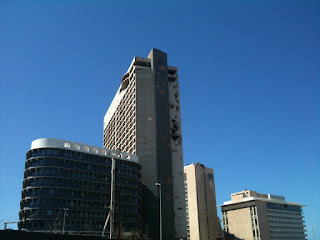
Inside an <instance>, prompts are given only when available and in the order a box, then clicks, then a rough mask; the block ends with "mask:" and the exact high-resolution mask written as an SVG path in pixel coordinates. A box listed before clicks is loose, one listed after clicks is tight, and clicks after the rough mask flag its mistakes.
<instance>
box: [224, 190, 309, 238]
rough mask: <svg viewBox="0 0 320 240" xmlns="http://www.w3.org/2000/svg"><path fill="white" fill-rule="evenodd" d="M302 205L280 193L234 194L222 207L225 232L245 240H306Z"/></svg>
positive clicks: (251, 192)
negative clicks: (287, 200)
mask: <svg viewBox="0 0 320 240" xmlns="http://www.w3.org/2000/svg"><path fill="white" fill-rule="evenodd" d="M302 207H304V206H303V205H300V204H298V203H294V202H286V201H285V198H284V197H282V196H276V195H271V194H268V195H267V194H260V193H257V192H255V191H250V190H243V191H241V192H238V193H233V194H231V201H228V202H225V203H224V204H223V205H222V206H221V210H222V217H223V226H224V231H225V232H228V233H230V234H234V236H235V237H237V239H244V240H278V239H279V240H280V239H281V240H286V239H287V240H295V239H296V240H298V239H300V240H305V239H306V234H305V229H304V228H305V225H304V220H303V216H302Z"/></svg>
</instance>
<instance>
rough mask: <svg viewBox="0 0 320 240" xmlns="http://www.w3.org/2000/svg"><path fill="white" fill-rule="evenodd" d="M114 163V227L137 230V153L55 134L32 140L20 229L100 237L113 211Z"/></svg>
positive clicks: (138, 226) (138, 203) (138, 172)
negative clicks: (112, 166)
mask: <svg viewBox="0 0 320 240" xmlns="http://www.w3.org/2000/svg"><path fill="white" fill-rule="evenodd" d="M112 159H113V160H112ZM112 161H113V162H114V163H115V185H114V186H115V188H114V189H115V191H114V193H115V194H114V196H115V205H114V207H115V221H114V223H115V224H114V229H117V228H118V226H119V225H121V231H124V232H130V231H136V230H138V229H139V228H140V224H141V223H140V212H139V211H140V207H141V206H140V202H141V201H140V200H141V196H140V193H141V186H140V169H141V166H140V164H139V159H138V157H137V156H136V155H133V154H129V153H124V152H119V151H113V150H109V149H105V148H100V147H95V146H91V145H87V144H83V143H76V142H73V141H66V140H61V139H53V138H42V139H37V140H35V141H33V142H32V145H31V150H29V151H28V152H27V159H26V164H25V172H24V181H23V190H22V200H21V202H20V205H21V211H20V213H19V216H20V222H19V229H21V230H25V231H32V232H33V231H36V232H55V233H63V232H66V233H68V234H86V235H97V234H98V235H101V234H102V230H103V228H104V224H105V221H106V218H107V215H108V213H109V211H110V208H109V207H110V200H111V187H110V185H111V173H110V172H111V165H112ZM118 193H121V197H120V195H119V194H118ZM120 198H121V199H120ZM119 201H121V204H119ZM120 205H121V207H119V206H120ZM119 211H120V212H119ZM119 220H120V222H119ZM109 229H110V228H108V229H106V233H107V234H108V232H109Z"/></svg>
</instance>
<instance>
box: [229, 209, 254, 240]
mask: <svg viewBox="0 0 320 240" xmlns="http://www.w3.org/2000/svg"><path fill="white" fill-rule="evenodd" d="M228 226H229V233H231V234H234V235H235V237H237V238H240V239H245V240H253V232H252V223H251V215H250V208H242V209H237V210H231V211H228Z"/></svg>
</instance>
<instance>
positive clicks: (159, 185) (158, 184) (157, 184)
mask: <svg viewBox="0 0 320 240" xmlns="http://www.w3.org/2000/svg"><path fill="white" fill-rule="evenodd" d="M155 185H156V186H158V187H159V198H160V240H162V211H161V207H162V205H161V183H159V182H157V183H155Z"/></svg>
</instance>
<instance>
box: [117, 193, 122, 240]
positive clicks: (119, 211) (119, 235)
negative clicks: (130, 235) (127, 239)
mask: <svg viewBox="0 0 320 240" xmlns="http://www.w3.org/2000/svg"><path fill="white" fill-rule="evenodd" d="M118 194H119V210H118V239H120V237H121V210H122V203H121V200H122V199H121V198H122V193H121V192H119V193H118Z"/></svg>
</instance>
